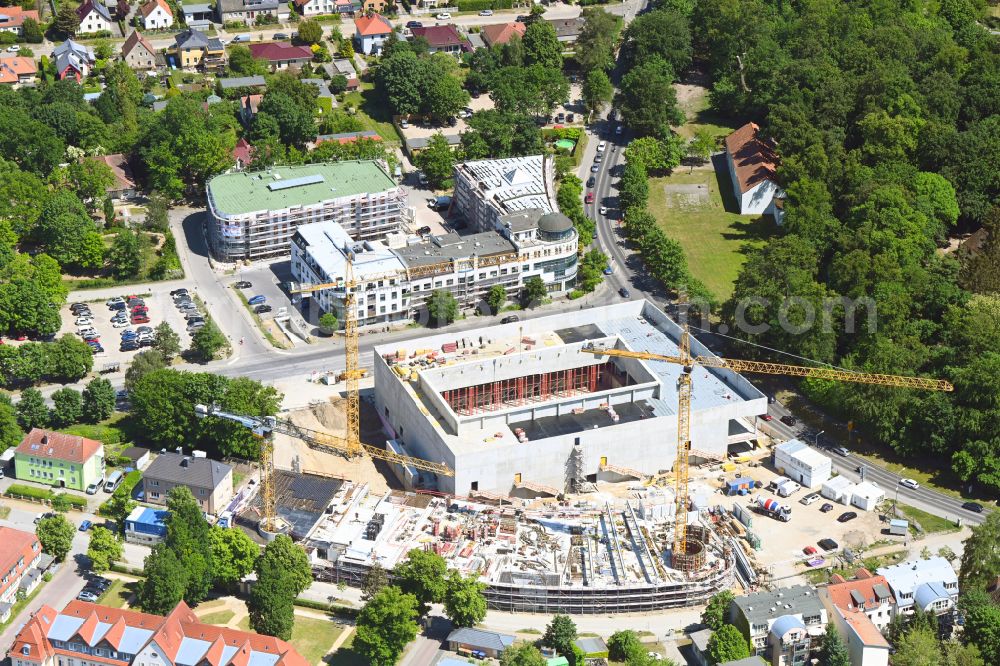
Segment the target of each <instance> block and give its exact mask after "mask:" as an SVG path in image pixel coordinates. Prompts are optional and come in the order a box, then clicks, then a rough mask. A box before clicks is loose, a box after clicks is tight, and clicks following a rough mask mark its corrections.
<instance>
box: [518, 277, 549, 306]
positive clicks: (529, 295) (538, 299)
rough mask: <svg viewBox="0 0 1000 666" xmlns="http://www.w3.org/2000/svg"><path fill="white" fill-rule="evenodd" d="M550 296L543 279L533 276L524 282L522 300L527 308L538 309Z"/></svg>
mask: <svg viewBox="0 0 1000 666" xmlns="http://www.w3.org/2000/svg"><path fill="white" fill-rule="evenodd" d="M548 295H549V290H548V289H546V288H545V283H544V282H542V278H540V277H538V276H537V275H533V276H532V277H530V278H528V279H527V280H525V282H524V291H523V293H522V294H521V300H522V301H523V303H524V304H525V305H526V306H527V307H531V308H533V307H536V306H538V305H540V304H541V303H542V301H543V300H544V299H545V298H547V297H548Z"/></svg>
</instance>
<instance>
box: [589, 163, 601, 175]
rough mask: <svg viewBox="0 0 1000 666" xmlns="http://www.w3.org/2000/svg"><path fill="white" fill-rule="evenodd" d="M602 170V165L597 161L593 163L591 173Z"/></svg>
mask: <svg viewBox="0 0 1000 666" xmlns="http://www.w3.org/2000/svg"><path fill="white" fill-rule="evenodd" d="M600 170H601V165H600V164H597V163H596V162H595V163H594V164H593V166H591V167H590V173H597V172H598V171H600Z"/></svg>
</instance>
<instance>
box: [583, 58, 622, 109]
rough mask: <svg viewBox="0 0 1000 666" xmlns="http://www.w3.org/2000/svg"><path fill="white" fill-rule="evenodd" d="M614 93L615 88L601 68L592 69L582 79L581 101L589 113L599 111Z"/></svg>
mask: <svg viewBox="0 0 1000 666" xmlns="http://www.w3.org/2000/svg"><path fill="white" fill-rule="evenodd" d="M614 93H615V88H614V86H612V85H611V80H610V79H609V78H608V75H607V74H606V73H605V72H604V70H603V69H592V70H591V71H590V72H589V73H588V74H587V78H586V79H584V81H583V101H584V103H585V104H586V105H587V112H588V113H590V114H596V113H600V112H601V109H603V108H604V107H605V105H607V104H609V103H610V102H611V98H612V97H613V96H614Z"/></svg>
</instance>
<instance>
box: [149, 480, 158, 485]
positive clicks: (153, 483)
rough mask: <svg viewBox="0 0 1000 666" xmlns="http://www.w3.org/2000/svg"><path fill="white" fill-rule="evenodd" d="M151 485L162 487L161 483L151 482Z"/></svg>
mask: <svg viewBox="0 0 1000 666" xmlns="http://www.w3.org/2000/svg"><path fill="white" fill-rule="evenodd" d="M149 483H150V485H153V486H158V485H160V482H159V481H150V482H149Z"/></svg>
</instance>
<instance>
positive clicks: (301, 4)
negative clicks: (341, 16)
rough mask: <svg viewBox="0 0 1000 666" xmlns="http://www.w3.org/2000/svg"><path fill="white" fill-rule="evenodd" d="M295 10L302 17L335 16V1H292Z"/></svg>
mask: <svg viewBox="0 0 1000 666" xmlns="http://www.w3.org/2000/svg"><path fill="white" fill-rule="evenodd" d="M293 1H294V3H295V9H297V10H298V12H299V13H300V14H302V15H303V16H318V15H320V14H336V13H338V12H337V2H336V0H293Z"/></svg>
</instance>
